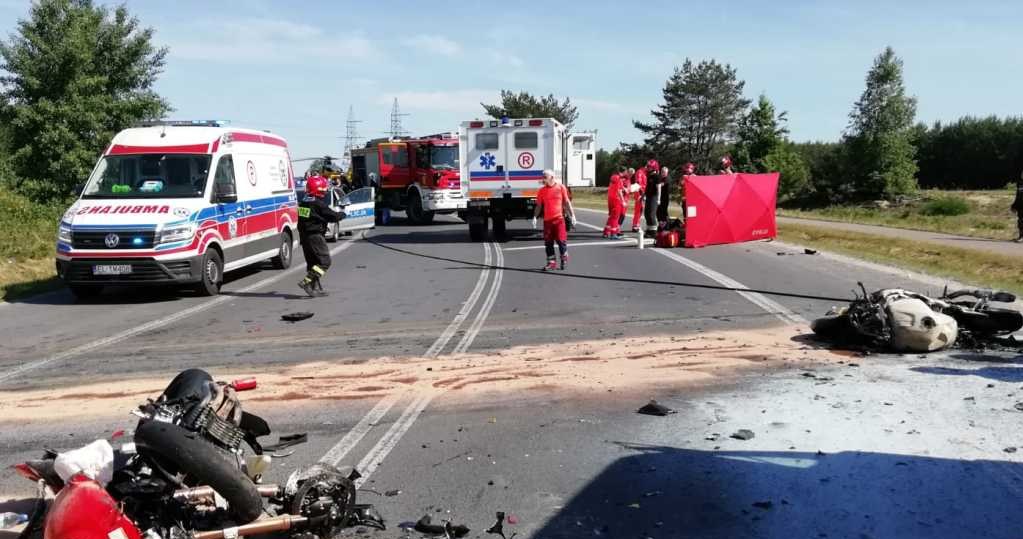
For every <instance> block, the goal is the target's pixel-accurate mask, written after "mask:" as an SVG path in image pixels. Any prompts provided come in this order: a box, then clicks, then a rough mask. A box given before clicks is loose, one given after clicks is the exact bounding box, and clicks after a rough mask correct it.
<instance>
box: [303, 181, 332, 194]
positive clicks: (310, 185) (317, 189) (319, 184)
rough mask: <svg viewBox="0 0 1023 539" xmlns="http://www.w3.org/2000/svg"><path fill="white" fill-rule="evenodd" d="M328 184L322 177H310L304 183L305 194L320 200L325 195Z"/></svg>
mask: <svg viewBox="0 0 1023 539" xmlns="http://www.w3.org/2000/svg"><path fill="white" fill-rule="evenodd" d="M328 186H329V182H328V181H327V178H324V177H323V176H310V177H309V179H307V180H306V182H305V192H306V194H307V195H309V196H311V197H316V198H321V197H322V196H323V195H326V194H327V189H328Z"/></svg>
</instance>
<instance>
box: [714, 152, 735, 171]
mask: <svg viewBox="0 0 1023 539" xmlns="http://www.w3.org/2000/svg"><path fill="white" fill-rule="evenodd" d="M718 174H735V173H734V172H732V158H731V157H729V156H727V155H726V156H724V157H722V158H721V168H720V169H719V170H718Z"/></svg>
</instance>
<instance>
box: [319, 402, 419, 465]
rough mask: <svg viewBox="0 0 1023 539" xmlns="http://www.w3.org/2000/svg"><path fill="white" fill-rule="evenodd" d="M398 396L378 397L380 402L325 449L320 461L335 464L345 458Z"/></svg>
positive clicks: (388, 409)
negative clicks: (327, 449) (331, 445)
mask: <svg viewBox="0 0 1023 539" xmlns="http://www.w3.org/2000/svg"><path fill="white" fill-rule="evenodd" d="M400 397H401V394H399V393H395V394H393V395H388V396H386V397H384V398H382V399H380V402H378V403H377V404H376V406H374V407H373V408H371V409H370V411H369V412H367V413H366V416H365V417H363V418H362V419H361V420H360V421H359V422H358V423H356V424H355V426H354V427H352V430H350V431H348V433H347V434H345V435H344V437H343V438H341V439H340V440H339V441H338V442H337V443H336V444H334V447H332V448H330V451H327V453H326V454H325V455H323V458H321V459H320V462H323V463H326V464H330V465H332V466H337V465H338V464H339V463H340V462H341V459H343V458H345V455H347V454H348V452H349V451H351V450H352V449H354V448H355V446H356V445H358V444H359V442H361V441H362V439H363V438H364V437H365V436H366V434H368V433H369V431H370V430H372V429H373V427H375V426H376V424H377V422H378V421H380V420H381V419H382V418H383V417H384V416H385V415H387V412H389V411H390V410H391V408H392V407H394V405H395V403H397V402H398V399H399V398H400Z"/></svg>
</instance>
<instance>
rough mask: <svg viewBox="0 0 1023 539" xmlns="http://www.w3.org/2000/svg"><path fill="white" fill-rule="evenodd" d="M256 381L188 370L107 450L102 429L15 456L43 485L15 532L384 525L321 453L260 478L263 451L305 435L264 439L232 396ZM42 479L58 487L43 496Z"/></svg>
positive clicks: (313, 531) (120, 537)
mask: <svg viewBox="0 0 1023 539" xmlns="http://www.w3.org/2000/svg"><path fill="white" fill-rule="evenodd" d="M255 387H256V381H255V380H252V379H249V380H239V381H235V382H232V383H230V384H227V383H223V382H216V381H214V380H213V378H212V377H211V376H210V375H209V374H208V373H207V372H205V371H202V370H198V369H190V370H186V371H183V372H181V373H180V374H179V375H178V376H177V377H175V378H174V380H172V381H171V383H170V384H169V385H168V386H167V388H166V389H165V390H164V392H163V393H162V394H161V395H160V396H159V397H158V398H157V399H156V400H149V401H148V402H147V403H145V404H143V405H141V406H140V407H139V409H138V410H137V411H136V412H135V415H137V416H139V418H140V419H139V423H138V426H137V427H136V430H135V435H134V442H133V443H126V444H124V445H123V446H122V447H121V448H120V449H118V450H114V449H113V448H112V447H111V445H110V443H109V442H107V441H106V440H98V441H96V442H93V443H92V444H89V445H88V446H86V447H84V448H81V449H78V450H73V451H68V452H65V453H57V452H54V451H47V452H46V454H45V455H44V457H43V458H42V459H40V460H34V461H29V462H25V463H23V464H19V465H17V466H15V468H16V469H17V471H18V472H19V473H20V474H21V475H22V476H24V477H26V478H28V479H30V480H32V481H34V482H36V483H37V485H38V487H39V493H40V497H39V500H38V501H37V505H36V509H35V511H34V512H33V514H32V516H31V518H30V520H29V523H28V524H27V526H26V527H25V529H24V531H23V532H22V534H21V538H24V539H29V538H32V539H34V538H36V537H43V538H44V539H141V538H143V537H144V538H145V539H225V538H226V539H234V538H237V537H242V536H248V535H255V534H265V533H270V532H280V531H288V532H290V533H291V534H293V535H294V536H296V537H302V538H304V539H316V538H329V537H332V536H333V535H335V534H336V533H337V532H338V531H340V529H341V528H343V527H345V526H348V525H351V524H355V523H358V524H363V525H369V526H374V527H378V528H382V527H383V520H382V519H380V518H379V516H378V515H376V514H375V513H374V512H373V510H372V509H371V507H370V506H360V505H356V504H355V491H356V489H355V485H354V484H353V482H352V481H353V480H354V479H355V478H357V474H356V473H355V472H353V473H352V474H350V475H349V476H345V475H343V474H342V473H341V472H340V471H339V470H337V469H335V468H333V467H331V466H327V465H323V464H318V465H316V466H313V467H312V468H310V469H308V470H306V471H304V472H295V473H293V474H292V475H291V477H290V478H289V479H288V481H287V482H286V484H285V485H267V484H261V483H260V480H261V475H262V474H263V473H265V471H266V469H267V468H268V466H269V465H270V463H271V460H272V457H271V453H269V452H272V451H277V450H280V449H283V448H285V447H288V446H290V445H294V444H295V443H301V442H304V441H305V440H304V436H298V437H282V438H281V439H282V443H279V444H276V445H275V446H268V447H264V446H263V445H261V444H260V442H259V438H261V437H263V436H266V435H269V434H270V427H269V425H268V424H267V423H266V421H265V420H263V419H262V418H260V417H259V416H256V415H254V414H251V413H249V412H246V411H243V410H242V407H241V402H240V401H239V399H238V393H239V392H242V391H247V390H251V389H255ZM243 443H245V444H246V445H247V446H248V448H249V450H250V451H249V452H250V454H249V455H246V451H244V450H243V448H242V444H243ZM47 490H48V491H49V492H50V493H52V494H54V495H55V496H54V498H53V499H52V501H50V502H49V503H47V501H46V496H45V494H46V491H47Z"/></svg>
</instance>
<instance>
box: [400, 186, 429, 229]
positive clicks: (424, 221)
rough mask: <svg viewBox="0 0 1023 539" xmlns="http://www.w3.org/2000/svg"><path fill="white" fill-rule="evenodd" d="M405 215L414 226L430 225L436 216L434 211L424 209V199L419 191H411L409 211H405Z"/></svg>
mask: <svg viewBox="0 0 1023 539" xmlns="http://www.w3.org/2000/svg"><path fill="white" fill-rule="evenodd" d="M405 215H406V216H407V217H408V220H409V222H411V223H412V224H414V225H428V224H430V223H432V222H433V215H434V214H433V212H432V211H426V210H425V209H423V199H422V197H421V196H420V195H419V191H416V190H415V189H413V190H411V191H409V201H408V209H407V210H405Z"/></svg>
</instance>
